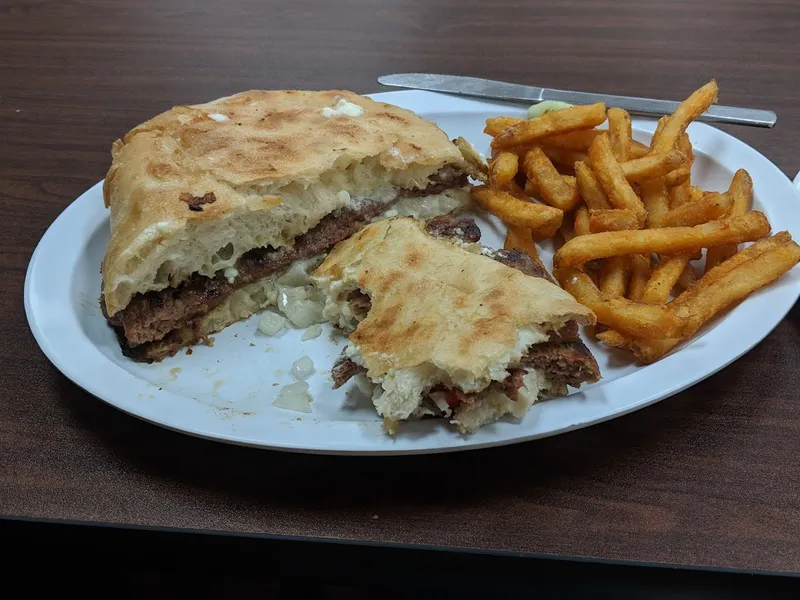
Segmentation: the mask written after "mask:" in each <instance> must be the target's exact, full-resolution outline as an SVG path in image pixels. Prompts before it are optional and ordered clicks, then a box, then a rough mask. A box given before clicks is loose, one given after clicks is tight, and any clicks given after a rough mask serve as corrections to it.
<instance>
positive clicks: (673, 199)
mask: <svg viewBox="0 0 800 600" xmlns="http://www.w3.org/2000/svg"><path fill="white" fill-rule="evenodd" d="M664 179H665V180H666V177H665V178H664ZM665 183H666V181H665ZM691 201H692V184H691V183H690V182H689V180H688V179H686V180H684V181H683V182H682V183H679V184H678V185H676V186H675V187H671V188H669V207H670V208H671V209H673V208H680V207H681V206H683V205H684V204H688V203H689V202H691Z"/></svg>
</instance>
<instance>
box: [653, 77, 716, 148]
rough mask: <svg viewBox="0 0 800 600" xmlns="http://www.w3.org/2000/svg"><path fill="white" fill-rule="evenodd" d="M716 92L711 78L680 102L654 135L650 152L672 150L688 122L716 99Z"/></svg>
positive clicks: (714, 83) (714, 82)
mask: <svg viewBox="0 0 800 600" xmlns="http://www.w3.org/2000/svg"><path fill="white" fill-rule="evenodd" d="M717 92H718V87H717V82H716V81H714V80H713V79H712V80H711V81H709V82H708V83H707V84H705V85H704V86H703V87H701V88H699V89H698V90H696V91H695V92H693V93H692V95H691V96H689V97H688V98H687V99H686V100H684V101H683V102H681V103H680V105H679V106H678V108H676V109H675V112H673V113H672V115H670V116H669V117H668V118H667V120H666V123H665V124H664V127H663V129H662V130H661V132H660V133H659V134H658V136H654V138H653V144H652V145H651V150H650V152H651V154H664V153H665V152H669V151H670V150H672V149H673V148H674V147H675V144H676V143H677V142H678V138H680V137H681V135H683V133H685V132H686V128H687V127H688V126H689V124H690V123H691V122H692V121H694V120H695V119H696V118H697V117H699V116H700V115H701V114H703V113H704V112H705V111H706V110H708V107H709V106H711V105H712V104H714V102H716V101H717Z"/></svg>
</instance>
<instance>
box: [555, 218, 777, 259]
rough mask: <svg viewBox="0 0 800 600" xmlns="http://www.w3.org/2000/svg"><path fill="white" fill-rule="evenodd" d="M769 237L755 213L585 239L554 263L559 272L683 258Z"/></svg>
mask: <svg viewBox="0 0 800 600" xmlns="http://www.w3.org/2000/svg"><path fill="white" fill-rule="evenodd" d="M767 233H769V221H767V218H766V217H765V216H764V214H763V213H760V212H758V211H753V212H749V213H747V214H745V215H742V216H739V217H731V218H730V219H724V220H720V221H712V222H710V223H704V224H702V225H696V226H695V227H664V228H659V229H643V230H639V231H608V232H605V233H592V234H590V235H582V236H580V237H576V238H574V239H572V240H571V241H569V242H567V243H566V244H564V245H563V246H562V247H561V248H559V250H558V252H556V254H555V256H554V257H553V259H554V264H555V266H556V268H563V267H572V266H575V265H581V264H583V263H586V262H588V261H590V260H594V259H597V258H607V257H609V256H620V255H623V254H644V253H647V252H656V253H658V254H682V253H685V252H695V251H697V250H700V249H702V248H711V247H713V246H719V245H720V244H730V243H737V244H738V243H741V242H752V241H755V240H758V239H761V238H762V237H764V236H765V235H767ZM723 264H724V263H723Z"/></svg>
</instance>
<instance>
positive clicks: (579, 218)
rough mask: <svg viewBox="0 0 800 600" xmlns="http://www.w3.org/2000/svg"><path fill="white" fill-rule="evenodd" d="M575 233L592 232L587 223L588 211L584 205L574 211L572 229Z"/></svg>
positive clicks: (584, 233)
mask: <svg viewBox="0 0 800 600" xmlns="http://www.w3.org/2000/svg"><path fill="white" fill-rule="evenodd" d="M573 232H574V233H575V235H576V236H577V235H588V234H590V233H591V232H592V230H591V228H590V225H589V211H588V210H587V209H586V207H585V206H581V207H580V208H579V209H578V210H576V211H575V227H574V229H573Z"/></svg>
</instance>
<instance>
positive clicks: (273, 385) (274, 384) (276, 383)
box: [272, 381, 280, 387]
mask: <svg viewBox="0 0 800 600" xmlns="http://www.w3.org/2000/svg"><path fill="white" fill-rule="evenodd" d="M276 385H280V383H278V382H277V381H276V382H275V383H273V384H272V387H275V386H276Z"/></svg>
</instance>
